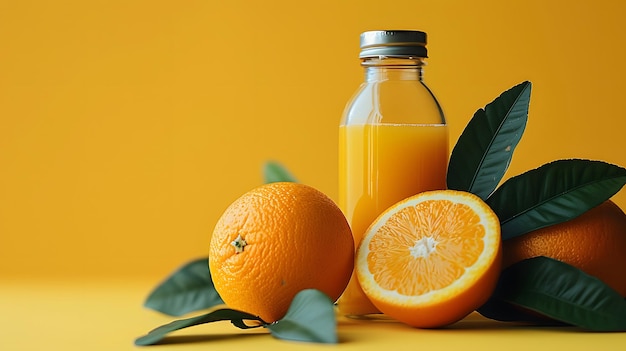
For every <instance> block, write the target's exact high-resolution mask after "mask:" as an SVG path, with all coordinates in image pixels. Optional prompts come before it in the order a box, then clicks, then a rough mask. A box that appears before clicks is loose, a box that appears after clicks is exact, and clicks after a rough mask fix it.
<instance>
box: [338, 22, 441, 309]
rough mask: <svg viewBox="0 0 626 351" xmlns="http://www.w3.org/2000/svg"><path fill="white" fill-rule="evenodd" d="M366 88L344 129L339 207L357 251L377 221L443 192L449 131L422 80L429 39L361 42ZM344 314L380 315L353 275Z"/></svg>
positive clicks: (349, 109) (394, 36)
mask: <svg viewBox="0 0 626 351" xmlns="http://www.w3.org/2000/svg"><path fill="white" fill-rule="evenodd" d="M359 57H360V60H361V66H362V67H363V68H364V71H365V79H364V82H363V83H362V84H361V85H360V87H359V88H358V90H357V92H356V93H355V95H354V96H353V97H352V99H351V100H350V101H349V103H348V104H347V106H346V108H345V111H344V113H343V117H342V120H341V123H340V126H339V201H338V202H339V206H340V207H341V208H342V210H343V211H344V214H345V215H346V217H347V219H348V222H349V223H350V225H351V228H352V231H353V235H354V239H355V244H356V245H358V243H359V241H360V240H361V238H362V237H363V234H364V233H365V231H366V230H367V228H368V227H369V225H370V224H371V223H372V222H373V221H374V220H375V219H376V217H377V216H378V215H379V214H380V213H381V212H382V211H384V210H385V209H387V208H388V207H390V206H391V205H393V204H395V203H396V202H398V201H400V200H402V199H404V198H407V197H409V196H411V195H415V194H417V193H420V192H423V191H427V190H436V189H445V187H446V170H447V162H448V128H447V126H446V122H445V118H444V115H443V111H442V109H441V107H440V105H439V103H438V102H437V100H436V98H435V96H434V95H433V93H432V92H431V90H430V89H429V88H428V87H427V86H426V85H425V84H424V82H423V80H422V70H423V66H424V59H425V58H426V57H427V50H426V33H424V32H420V31H404V30H403V31H398V30H385V31H368V32H364V33H362V34H361V53H360V55H359ZM338 307H339V311H340V313H342V314H344V315H348V316H364V315H368V314H373V313H380V312H379V311H378V309H377V308H376V307H375V306H374V305H373V304H372V303H371V302H370V301H369V300H368V299H367V297H366V296H365V294H364V293H363V290H362V289H361V286H360V285H359V283H358V281H357V279H356V275H355V274H353V276H352V279H351V280H350V283H349V284H348V287H347V288H346V291H345V292H344V294H343V295H342V296H341V298H340V299H339V301H338Z"/></svg>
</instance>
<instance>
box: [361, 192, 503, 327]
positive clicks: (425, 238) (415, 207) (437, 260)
mask: <svg viewBox="0 0 626 351" xmlns="http://www.w3.org/2000/svg"><path fill="white" fill-rule="evenodd" d="M501 247H502V245H501V240H500V222H499V220H498V217H497V216H496V215H495V213H494V212H493V211H492V210H491V208H490V207H489V206H488V205H487V204H486V203H485V202H483V201H482V200H481V199H480V198H479V197H478V196H476V195H473V194H471V193H468V192H462V191H455V190H436V191H429V192H424V193H420V194H418V195H415V196H412V197H409V198H408V199H405V200H403V201H400V202H398V203H397V204H395V205H393V206H391V207H390V208H389V209H387V210H386V211H385V212H383V213H382V214H381V215H380V216H379V217H378V218H377V219H376V220H375V221H374V223H373V224H372V225H371V226H370V227H369V229H368V230H367V231H366V233H365V235H364V237H363V240H362V241H361V243H360V245H359V247H358V250H357V258H356V272H357V277H358V279H359V282H360V283H361V287H362V288H363V291H364V292H365V294H366V295H367V296H368V298H369V299H370V300H371V301H372V303H373V304H374V305H375V306H376V307H377V308H378V309H380V311H381V312H383V313H384V314H386V315H388V316H389V317H392V318H395V319H397V320H399V321H401V322H404V323H406V324H408V325H411V326H414V327H421V328H436V327H442V326H445V325H448V324H451V323H454V322H457V321H459V320H461V319H463V318H464V317H465V316H467V315H468V314H470V313H471V312H472V311H474V310H475V309H477V308H478V307H480V306H481V305H482V304H483V303H485V302H486V301H487V299H488V298H489V296H490V295H491V294H492V292H493V289H494V288H495V285H496V282H497V280H498V276H499V272H500V267H501V252H502V249H501Z"/></svg>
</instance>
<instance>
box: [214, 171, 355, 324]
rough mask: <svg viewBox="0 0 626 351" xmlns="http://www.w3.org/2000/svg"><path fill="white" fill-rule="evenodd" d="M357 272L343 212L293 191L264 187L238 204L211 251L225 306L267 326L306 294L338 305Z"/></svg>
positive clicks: (308, 191)
mask: <svg viewBox="0 0 626 351" xmlns="http://www.w3.org/2000/svg"><path fill="white" fill-rule="evenodd" d="M353 266H354V241H353V239H352V233H351V231H350V227H349V225H348V223H347V221H346V219H345V216H344V215H343V213H342V212H341V210H339V208H338V207H337V206H336V205H335V204H334V202H332V200H330V199H329V198H328V197H327V196H325V195H324V194H322V193H321V192H319V191H318V190H316V189H314V188H312V187H309V186H306V185H303V184H296V183H271V184H267V185H264V186H261V187H258V188H256V189H253V190H251V191H250V192H248V193H246V194H244V195H243V196H242V197H240V198H239V199H237V200H236V201H235V202H233V204H231V206H229V207H228V208H227V209H226V211H225V212H224V214H223V215H222V217H221V218H220V219H219V220H218V222H217V224H216V226H215V229H214V231H213V236H212V238H211V243H210V249H209V269H210V271H211V275H212V277H213V283H214V285H215V288H216V290H217V291H218V293H219V294H220V296H221V297H222V299H223V300H224V302H225V303H226V304H227V305H228V306H229V307H231V308H234V309H239V310H242V311H245V312H249V313H253V314H256V315H258V316H259V317H261V319H263V320H264V321H266V322H274V321H276V320H279V319H281V318H282V317H283V316H284V315H285V313H286V312H287V309H288V308H289V305H290V303H291V300H292V299H293V297H294V296H295V295H296V294H297V293H298V292H300V291H301V290H304V289H309V288H312V289H318V290H321V291H322V292H324V293H325V294H326V295H328V296H329V298H330V299H331V300H333V301H335V300H336V299H337V298H338V297H339V295H341V293H342V292H343V290H344V289H345V287H346V285H347V283H348V280H349V278H350V275H351V273H352V270H353Z"/></svg>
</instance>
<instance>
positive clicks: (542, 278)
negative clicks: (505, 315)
mask: <svg viewBox="0 0 626 351" xmlns="http://www.w3.org/2000/svg"><path fill="white" fill-rule="evenodd" d="M492 299H497V300H501V301H505V302H508V303H512V304H515V305H517V306H521V307H524V308H527V309H529V310H532V311H535V312H538V313H540V314H542V315H545V316H547V317H550V318H553V319H555V320H558V321H561V322H564V323H568V324H571V325H574V326H578V327H581V328H584V329H588V330H593V331H626V300H624V298H623V297H622V296H621V295H620V294H619V293H618V292H616V291H615V290H613V289H611V288H610V287H609V286H608V285H606V284H604V283H603V282H602V281H600V280H599V279H597V278H595V277H592V276H590V275H588V274H586V273H584V272H583V271H581V270H579V269H577V268H575V267H573V266H570V265H568V264H566V263H563V262H560V261H557V260H554V259H552V258H548V257H535V258H531V259H527V260H524V261H521V262H518V263H516V264H514V265H512V266H511V267H509V268H507V269H505V270H504V271H503V272H502V275H501V277H500V280H499V282H498V286H497V287H496V290H495V292H494V294H493V296H492Z"/></svg>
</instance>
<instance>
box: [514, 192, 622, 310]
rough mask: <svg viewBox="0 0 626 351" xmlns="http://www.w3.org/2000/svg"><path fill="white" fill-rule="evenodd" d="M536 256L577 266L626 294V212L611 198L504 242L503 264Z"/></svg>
mask: <svg viewBox="0 0 626 351" xmlns="http://www.w3.org/2000/svg"><path fill="white" fill-rule="evenodd" d="M537 256H547V257H551V258H554V259H557V260H559V261H563V262H565V263H568V264H570V265H572V266H574V267H577V268H579V269H581V270H582V271H584V272H586V273H587V274H589V275H593V276H595V277H597V278H599V279H600V280H602V281H603V282H604V283H606V284H607V285H609V286H610V287H611V288H613V289H614V290H615V291H617V292H618V293H620V294H621V295H622V296H624V297H626V274H624V267H626V215H624V212H623V211H622V210H621V209H620V208H619V207H618V206H617V205H616V204H615V203H613V202H612V201H610V200H609V201H605V202H604V203H602V204H600V205H598V206H596V207H594V208H592V209H591V210H589V211H587V212H585V213H583V214H582V215H580V216H578V217H577V218H574V219H572V220H570V221H567V222H564V223H559V224H556V225H552V226H549V227H545V228H541V229H538V230H536V231H534V232H531V233H528V234H524V235H521V236H519V237H516V238H513V239H509V240H506V241H504V243H503V268H506V267H508V266H510V265H512V264H514V263H516V262H519V261H521V260H524V259H527V258H531V257H537Z"/></svg>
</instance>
